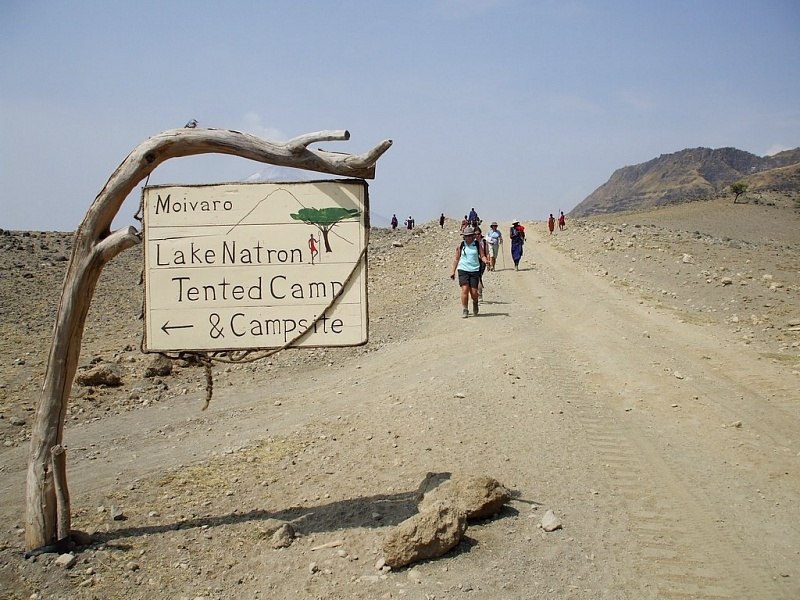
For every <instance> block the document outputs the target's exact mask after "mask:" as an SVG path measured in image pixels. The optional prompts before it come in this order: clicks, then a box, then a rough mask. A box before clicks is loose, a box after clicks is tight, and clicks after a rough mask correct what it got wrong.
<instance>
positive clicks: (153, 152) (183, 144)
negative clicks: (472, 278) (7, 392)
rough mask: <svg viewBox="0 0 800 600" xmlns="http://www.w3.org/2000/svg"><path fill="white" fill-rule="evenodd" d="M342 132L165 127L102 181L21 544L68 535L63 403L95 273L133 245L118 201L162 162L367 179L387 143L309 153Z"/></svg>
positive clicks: (61, 312)
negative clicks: (230, 163)
mask: <svg viewBox="0 0 800 600" xmlns="http://www.w3.org/2000/svg"><path fill="white" fill-rule="evenodd" d="M349 139H350V133H349V132H347V131H319V132H316V133H309V134H306V135H303V136H299V137H296V138H294V139H292V140H289V141H288V142H272V141H268V140H264V139H261V138H258V137H255V136H252V135H248V134H245V133H240V132H238V131H231V130H225V129H189V128H184V129H171V130H168V131H164V132H162V133H160V134H158V135H155V136H153V137H151V138H149V139H147V140H145V141H144V142H142V143H141V144H139V145H138V146H137V147H136V148H135V149H134V150H133V151H132V152H131V153H130V154H129V155H128V156H127V157H126V158H125V160H123V161H122V163H121V164H120V165H119V167H117V169H116V170H115V171H114V173H112V175H111V177H110V178H109V179H108V181H107V182H106V185H105V187H103V189H102V190H101V191H100V193H99V194H98V195H97V197H96V198H95V200H94V202H92V204H91V206H90V207H89V210H88V211H87V213H86V216H85V217H84V219H83V222H82V223H81V225H80V227H78V229H77V231H76V232H75V237H74V240H73V243H72V255H71V256H70V260H69V263H68V265H67V272H66V275H65V277H64V284H63V287H62V290H61V299H60V302H59V305H58V312H57V314H56V322H55V326H54V328H53V339H52V343H51V346H50V354H49V356H48V359H47V368H46V371H45V377H44V384H43V386H42V392H41V398H40V401H39V407H38V409H37V411H36V417H35V420H34V423H33V427H32V431H31V449H30V456H29V460H28V479H27V488H26V513H25V544H26V546H27V548H28V550H37V549H41V548H45V547H47V546H51V545H54V544H57V543H58V542H60V541H63V540H66V539H67V538H68V537H69V535H70V520H71V515H70V505H69V491H68V487H67V477H66V456H65V449H64V448H63V446H62V445H61V442H62V440H63V433H64V420H65V417H66V412H67V402H68V399H69V395H70V391H71V389H72V383H73V379H74V377H75V371H76V369H77V365H78V358H79V356H80V347H81V340H82V338H83V329H84V325H85V323H86V316H87V314H88V312H89V306H90V303H91V298H92V296H93V295H94V290H95V288H96V286H97V281H98V279H99V277H100V273H101V271H102V269H103V267H104V266H105V265H106V264H108V262H109V261H110V260H111V259H112V258H114V257H115V256H117V255H118V254H119V253H121V252H123V251H124V250H127V249H128V248H131V247H133V246H135V245H136V244H139V243H140V242H141V237H140V235H141V234H140V232H139V231H137V230H136V228H135V227H127V228H125V229H118V230H116V231H112V230H111V224H112V221H113V220H114V217H115V216H116V214H117V212H118V211H119V209H120V207H121V206H122V203H123V201H124V200H125V198H126V197H127V196H128V194H130V192H132V191H133V189H134V188H135V187H136V186H137V185H138V184H139V183H140V182H141V181H143V180H145V178H146V177H147V176H148V175H149V174H150V173H152V172H153V171H154V170H155V168H156V167H157V166H158V165H160V164H161V163H163V162H164V161H166V160H169V159H170V158H177V157H182V156H193V155H196V154H213V153H216V154H229V155H233V156H240V157H242V158H248V159H250V160H255V161H258V162H263V163H269V164H274V165H278V166H283V167H294V168H298V169H305V170H309V171H317V172H321V173H329V174H333V175H341V176H345V177H358V178H363V179H373V178H374V177H375V164H376V162H377V161H378V159H379V158H380V157H381V156H382V155H383V153H384V152H386V150H388V149H389V147H390V146H391V145H392V141H391V140H385V141H383V142H381V143H380V144H378V145H377V146H375V147H374V148H372V149H371V150H369V151H368V152H366V153H365V154H360V155H351V154H342V153H334V152H326V151H323V150H318V149H310V148H309V147H308V146H309V145H310V144H312V143H316V142H323V141H342V140H349Z"/></svg>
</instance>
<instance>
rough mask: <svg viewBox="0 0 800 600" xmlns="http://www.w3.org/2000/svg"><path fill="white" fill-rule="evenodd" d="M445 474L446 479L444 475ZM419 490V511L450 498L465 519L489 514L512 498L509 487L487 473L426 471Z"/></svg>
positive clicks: (470, 519)
mask: <svg viewBox="0 0 800 600" xmlns="http://www.w3.org/2000/svg"><path fill="white" fill-rule="evenodd" d="M444 475H447V476H448V477H449V479H445V478H444V477H443V476H444ZM418 491H419V493H420V495H421V498H420V499H419V502H418V507H419V510H420V511H422V510H425V508H426V507H427V506H429V505H430V504H432V503H434V502H451V503H453V504H454V505H455V506H457V507H459V509H460V510H461V512H463V513H464V514H465V515H466V517H467V520H468V521H477V520H480V519H486V518H487V517H491V516H492V515H494V514H496V513H497V512H499V511H500V509H501V508H503V505H504V504H506V503H507V502H508V501H509V500H510V499H511V492H510V491H509V490H508V488H506V487H505V486H504V485H503V484H502V483H500V482H499V481H497V480H496V479H494V478H492V477H488V476H486V475H459V476H451V475H450V474H449V473H446V474H445V473H439V474H433V473H429V474H428V475H427V476H426V477H425V480H424V481H423V482H422V484H420V486H419V488H418Z"/></svg>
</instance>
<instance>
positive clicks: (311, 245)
mask: <svg viewBox="0 0 800 600" xmlns="http://www.w3.org/2000/svg"><path fill="white" fill-rule="evenodd" d="M317 241H318V240H316V239H314V234H313V233H312V234H311V237H309V238H308V251H309V252H311V264H312V265H313V264H314V259H315V258H316V257H317V256H319V250H317Z"/></svg>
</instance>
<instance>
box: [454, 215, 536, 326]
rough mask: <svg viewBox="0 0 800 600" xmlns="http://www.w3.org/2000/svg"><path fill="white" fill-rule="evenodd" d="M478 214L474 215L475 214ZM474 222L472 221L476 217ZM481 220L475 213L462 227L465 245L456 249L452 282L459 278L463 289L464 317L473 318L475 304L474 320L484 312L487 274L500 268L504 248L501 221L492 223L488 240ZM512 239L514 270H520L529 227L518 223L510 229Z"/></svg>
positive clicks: (513, 224) (466, 219)
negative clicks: (500, 228) (484, 284)
mask: <svg viewBox="0 0 800 600" xmlns="http://www.w3.org/2000/svg"><path fill="white" fill-rule="evenodd" d="M473 213H474V214H473ZM473 216H474V218H471V217H473ZM480 223H481V220H480V219H479V218H478V215H477V213H475V209H474V208H473V209H472V211H470V214H469V215H465V216H464V221H462V224H461V237H462V238H463V239H462V241H461V242H460V243H459V244H458V246H457V247H456V253H455V257H454V259H453V269H452V272H451V273H450V279H455V278H456V274H457V275H458V285H459V287H460V288H461V293H460V300H461V316H462V317H464V318H466V317H469V314H470V311H469V302H470V300H472V316H474V317H477V316H478V313H479V312H480V308H479V304H480V301H481V300H482V299H483V274H484V273H485V272H486V271H494V270H495V269H496V268H497V257H498V255H499V254H500V249H501V246H502V244H503V234H502V233H501V232H500V230H499V229H498V225H497V221H492V223H491V225H489V231H488V232H487V233H486V236H484V235H483V231H482V230H481V227H480ZM509 238H510V239H511V258H512V260H513V261H514V268H515V269H517V270H519V261H520V260H521V259H522V247H523V244H524V243H525V227H524V226H522V225H521V224H520V222H519V221H518V220H515V221H514V222H513V223H512V225H511V228H510V229H509Z"/></svg>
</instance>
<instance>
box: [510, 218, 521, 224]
mask: <svg viewBox="0 0 800 600" xmlns="http://www.w3.org/2000/svg"><path fill="white" fill-rule="evenodd" d="M511 224H512V225H519V219H514V220H513V221H511Z"/></svg>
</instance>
